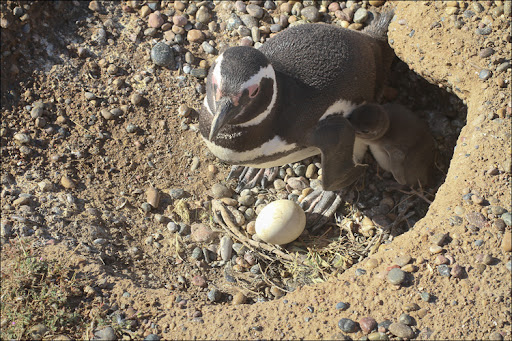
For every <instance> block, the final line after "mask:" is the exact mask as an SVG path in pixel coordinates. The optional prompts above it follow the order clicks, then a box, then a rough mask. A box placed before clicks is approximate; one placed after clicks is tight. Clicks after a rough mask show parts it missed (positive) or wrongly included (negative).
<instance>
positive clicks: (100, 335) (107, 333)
mask: <svg viewBox="0 0 512 341" xmlns="http://www.w3.org/2000/svg"><path fill="white" fill-rule="evenodd" d="M94 336H95V338H96V339H98V340H117V336H116V332H115V331H114V328H112V327H110V326H108V327H105V328H103V329H101V330H98V331H97V332H96V333H94Z"/></svg>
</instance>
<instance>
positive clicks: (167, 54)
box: [151, 41, 174, 67]
mask: <svg viewBox="0 0 512 341" xmlns="http://www.w3.org/2000/svg"><path fill="white" fill-rule="evenodd" d="M151 60H152V61H153V63H155V64H156V65H158V66H166V67H169V66H173V65H174V53H173V51H172V49H171V48H170V47H169V45H167V44H166V43H164V42H162V41H161V42H158V43H156V44H155V46H153V48H152V49H151Z"/></svg>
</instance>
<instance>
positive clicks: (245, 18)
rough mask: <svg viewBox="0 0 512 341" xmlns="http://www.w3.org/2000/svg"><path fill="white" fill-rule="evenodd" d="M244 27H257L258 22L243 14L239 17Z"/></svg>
mask: <svg viewBox="0 0 512 341" xmlns="http://www.w3.org/2000/svg"><path fill="white" fill-rule="evenodd" d="M240 18H241V19H242V22H243V23H244V25H245V26H247V27H249V28H253V27H258V20H257V19H256V18H254V17H253V16H250V15H249V14H244V15H242V16H241V17H240Z"/></svg>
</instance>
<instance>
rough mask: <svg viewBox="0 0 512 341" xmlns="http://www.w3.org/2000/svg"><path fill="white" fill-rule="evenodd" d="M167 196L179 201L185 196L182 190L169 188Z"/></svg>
mask: <svg viewBox="0 0 512 341" xmlns="http://www.w3.org/2000/svg"><path fill="white" fill-rule="evenodd" d="M169 195H170V196H171V198H173V199H181V198H183V197H184V196H185V191H184V190H183V188H171V189H170V190H169Z"/></svg>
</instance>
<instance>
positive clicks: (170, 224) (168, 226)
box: [167, 221, 180, 233]
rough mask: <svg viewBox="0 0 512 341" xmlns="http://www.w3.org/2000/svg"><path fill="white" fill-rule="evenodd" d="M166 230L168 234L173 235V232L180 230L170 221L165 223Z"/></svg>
mask: <svg viewBox="0 0 512 341" xmlns="http://www.w3.org/2000/svg"><path fill="white" fill-rule="evenodd" d="M167 229H168V230H169V232H172V233H175V232H178V231H179V230H180V227H179V225H178V224H176V223H175V222H173V221H171V222H169V223H167Z"/></svg>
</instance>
